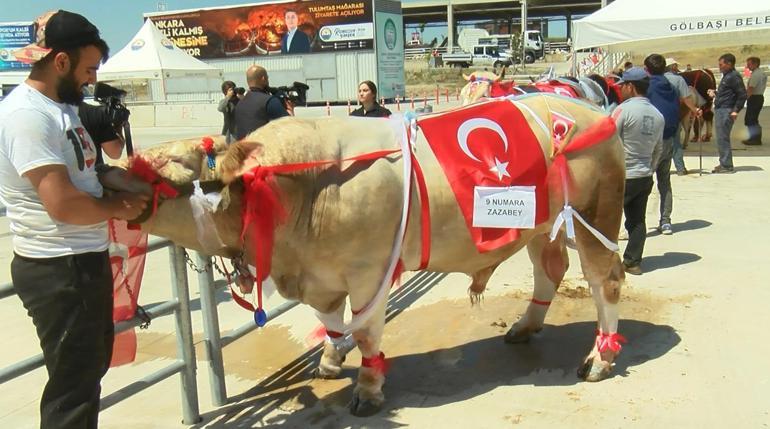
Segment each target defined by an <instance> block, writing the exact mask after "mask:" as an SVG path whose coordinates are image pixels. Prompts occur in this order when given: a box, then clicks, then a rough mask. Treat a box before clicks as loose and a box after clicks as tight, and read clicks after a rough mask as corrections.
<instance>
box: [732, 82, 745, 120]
mask: <svg viewBox="0 0 770 429" xmlns="http://www.w3.org/2000/svg"><path fill="white" fill-rule="evenodd" d="M733 75H734V76H735V79H734V82H733V89H734V90H735V106H733V113H734V114H735V116H737V115H738V112H740V111H741V109H743V106H744V105H745V104H746V86H744V85H743V79H741V77H740V76H739V75H738V73H737V72H736V73H734V74H733ZM731 116H732V114H731Z"/></svg>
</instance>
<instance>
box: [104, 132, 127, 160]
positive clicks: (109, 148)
mask: <svg viewBox="0 0 770 429" xmlns="http://www.w3.org/2000/svg"><path fill="white" fill-rule="evenodd" d="M116 136H117V138H115V139H112V140H107V141H105V142H101V143H100V145H101V148H102V150H103V151H104V153H106V154H107V156H109V157H110V158H112V159H120V157H121V156H122V155H123V147H124V146H125V144H126V141H125V140H123V136H121V135H120V134H117V133H116Z"/></svg>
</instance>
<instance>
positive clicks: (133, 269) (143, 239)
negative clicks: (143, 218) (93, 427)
mask: <svg viewBox="0 0 770 429" xmlns="http://www.w3.org/2000/svg"><path fill="white" fill-rule="evenodd" d="M109 228H110V264H111V265H112V283H113V288H114V289H113V290H114V304H113V310H112V320H113V322H115V323H117V322H121V321H124V320H129V319H131V318H132V317H134V314H135V313H136V308H137V305H138V304H137V301H138V299H139V289H140V288H141V286H142V275H143V274H144V261H145V256H146V255H147V233H146V232H143V231H141V230H135V229H129V228H128V224H127V223H126V221H123V220H118V219H111V220H110V221H109ZM135 358H136V333H135V332H134V329H129V330H127V331H123V332H121V333H120V334H117V335H116V336H115V341H114V343H113V353H112V361H111V362H110V367H115V366H120V365H124V364H127V363H131V362H133V361H134V359H135Z"/></svg>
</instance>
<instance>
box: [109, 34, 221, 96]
mask: <svg viewBox="0 0 770 429" xmlns="http://www.w3.org/2000/svg"><path fill="white" fill-rule="evenodd" d="M221 77H222V70H220V69H218V68H216V67H213V66H210V65H208V64H206V63H204V62H203V61H200V60H198V59H197V58H194V57H193V56H191V55H189V54H188V53H187V52H185V51H183V50H181V49H179V48H178V47H177V46H176V45H174V43H173V42H172V41H170V40H168V39H167V38H166V37H165V36H164V35H163V33H161V32H160V30H158V29H157V28H156V27H155V25H153V23H152V21H150V20H149V19H148V20H146V21H145V22H144V25H143V26H142V28H141V29H140V30H139V32H138V33H136V36H134V38H133V39H132V40H131V42H130V43H129V44H128V45H126V47H124V48H123V49H121V50H120V51H119V52H118V53H117V54H115V55H114V56H113V57H111V58H110V59H109V60H107V62H106V63H104V64H103V65H102V66H101V67H99V80H105V81H111V80H127V79H166V78H216V79H220V78H221Z"/></svg>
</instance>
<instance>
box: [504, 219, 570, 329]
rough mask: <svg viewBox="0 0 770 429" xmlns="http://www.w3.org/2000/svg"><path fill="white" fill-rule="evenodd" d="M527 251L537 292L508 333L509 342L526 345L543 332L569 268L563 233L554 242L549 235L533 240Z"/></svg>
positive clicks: (539, 236)
mask: <svg viewBox="0 0 770 429" xmlns="http://www.w3.org/2000/svg"><path fill="white" fill-rule="evenodd" d="M527 252H528V253H529V259H530V260H531V261H532V267H533V274H534V280H535V290H534V292H533V294H532V299H531V300H530V303H529V306H527V311H526V312H525V313H524V315H523V316H521V318H520V319H519V320H518V321H517V322H516V323H514V324H513V326H511V329H510V330H509V331H508V332H507V333H506V334H505V342H506V343H524V342H527V341H529V339H530V337H531V336H532V334H534V333H536V332H539V331H540V330H541V329H543V323H544V322H545V316H546V314H547V313H548V308H549V306H550V305H551V300H553V297H554V295H555V294H556V289H557V288H558V287H559V284H560V283H561V281H562V279H563V278H564V273H566V272H567V268H568V266H569V258H568V256H567V249H566V247H565V238H564V233H563V232H559V235H558V236H557V237H556V240H554V241H553V242H551V241H550V240H549V238H548V236H547V235H546V234H540V235H538V236H536V237H534V238H533V239H532V240H531V241H530V242H529V243H528V244H527Z"/></svg>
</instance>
